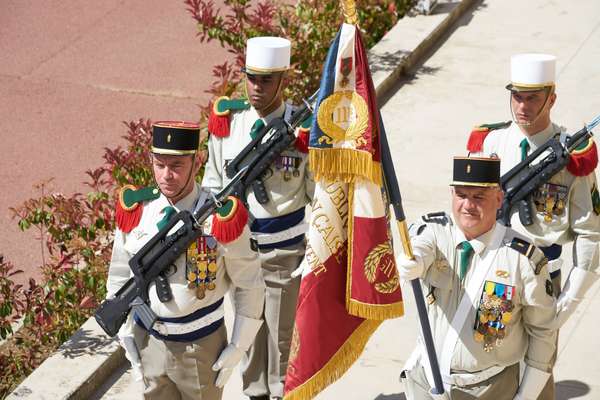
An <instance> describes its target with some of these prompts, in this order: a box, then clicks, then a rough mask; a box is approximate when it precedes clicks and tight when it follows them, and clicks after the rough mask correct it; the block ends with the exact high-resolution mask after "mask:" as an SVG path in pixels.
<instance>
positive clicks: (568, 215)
mask: <svg viewBox="0 0 600 400" xmlns="http://www.w3.org/2000/svg"><path fill="white" fill-rule="evenodd" d="M555 71H556V57H554V56H552V55H548V54H517V55H514V56H512V57H511V61H510V74H511V82H510V83H509V84H508V85H507V86H506V88H507V89H508V90H509V91H510V110H511V113H512V119H513V121H514V123H513V124H511V123H510V122H508V123H505V124H491V125H483V126H481V127H478V128H477V129H475V130H474V131H473V132H472V133H471V136H470V138H469V144H468V146H467V147H468V149H469V151H471V152H472V153H475V154H482V155H484V156H489V155H492V154H495V155H497V156H498V157H500V159H501V160H502V173H503V174H504V173H506V172H507V171H509V170H510V169H511V168H513V167H514V166H515V165H517V164H519V163H520V162H521V161H522V160H524V159H525V158H526V157H527V156H528V155H529V154H531V153H532V152H534V151H535V150H536V149H538V148H539V147H540V146H541V145H543V144H544V143H545V142H546V141H548V139H550V138H552V137H559V138H560V140H561V141H563V142H564V140H565V139H566V137H567V135H566V134H565V130H564V128H561V127H559V126H558V125H557V124H555V123H553V122H552V118H551V115H550V114H551V109H552V107H553V105H554V104H555V102H556V98H557V96H556V84H555V79H556V72H555ZM597 164H598V153H597V149H596V145H595V143H594V141H593V140H592V139H589V140H587V141H586V142H584V143H582V144H581V145H580V146H579V147H578V148H577V149H576V150H575V151H574V152H573V153H572V154H571V156H570V162H569V164H568V165H567V167H566V168H565V169H563V170H562V171H560V172H558V173H557V174H555V175H554V176H552V177H550V178H549V180H548V181H547V182H546V183H544V184H543V185H542V186H541V187H540V188H539V189H538V190H537V191H536V193H535V194H534V195H533V196H531V198H530V199H529V200H528V201H529V202H530V203H531V207H532V210H533V211H534V212H533V215H532V223H531V224H530V225H526V226H525V225H524V224H523V223H521V220H520V218H519V213H518V212H517V210H515V213H514V215H513V216H512V218H511V225H512V226H513V228H514V229H516V230H517V231H519V232H521V233H523V234H526V235H527V236H528V237H531V238H532V239H533V241H534V244H535V245H536V246H538V247H539V248H540V249H541V250H542V251H543V252H544V254H545V255H546V257H547V258H548V260H549V264H548V269H549V270H550V275H551V277H552V282H553V284H554V293H555V295H556V296H558V305H557V313H558V314H557V321H556V322H557V326H558V327H559V328H560V327H561V326H562V325H563V324H564V323H565V321H566V320H567V319H568V317H569V316H570V315H571V314H572V313H573V311H574V310H575V308H576V307H577V305H578V304H580V302H581V300H582V299H583V297H584V295H585V293H586V292H587V291H588V290H589V288H590V287H591V286H592V285H593V283H594V282H595V281H597V280H598V273H597V268H598V242H599V241H600V229H599V227H600V195H599V193H598V184H597V182H596V174H595V169H596V166H597ZM569 242H573V261H572V264H573V268H572V269H571V273H570V275H569V277H568V278H567V280H566V283H565V285H564V287H563V288H562V290H561V265H562V263H563V260H562V259H561V258H560V256H561V252H562V246H563V245H566V244H567V243H569ZM552 383H553V382H552V379H551V380H550V381H549V386H548V388H547V389H546V390H544V393H543V394H542V396H541V397H540V398H541V399H553V398H554V386H553V385H552Z"/></svg>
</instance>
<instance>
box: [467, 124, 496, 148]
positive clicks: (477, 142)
mask: <svg viewBox="0 0 600 400" xmlns="http://www.w3.org/2000/svg"><path fill="white" fill-rule="evenodd" d="M489 133H490V130H489V129H488V128H479V127H477V128H475V129H473V130H472V131H471V135H470V136H469V141H468V142H467V150H468V151H469V152H470V153H479V152H481V151H483V142H484V140H485V138H486V136H487V135H488V134H489Z"/></svg>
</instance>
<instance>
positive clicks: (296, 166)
mask: <svg viewBox="0 0 600 400" xmlns="http://www.w3.org/2000/svg"><path fill="white" fill-rule="evenodd" d="M301 164H302V158H300V157H294V172H293V175H294V177H295V178H297V177H299V176H300V165H301Z"/></svg>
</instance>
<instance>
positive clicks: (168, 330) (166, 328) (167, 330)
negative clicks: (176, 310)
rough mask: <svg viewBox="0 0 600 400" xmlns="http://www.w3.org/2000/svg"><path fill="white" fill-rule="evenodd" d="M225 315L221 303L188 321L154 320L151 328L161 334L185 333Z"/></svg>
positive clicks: (205, 325)
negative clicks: (209, 311) (211, 310)
mask: <svg viewBox="0 0 600 400" xmlns="http://www.w3.org/2000/svg"><path fill="white" fill-rule="evenodd" d="M224 315H225V307H224V305H223V303H221V305H220V306H219V308H217V309H216V310H214V311H213V312H211V313H210V314H206V315H205V316H203V317H200V318H198V319H195V320H193V321H190V322H184V323H178V322H165V321H156V322H155V323H154V326H153V327H152V329H154V330H155V331H156V332H157V333H158V334H160V335H162V336H169V335H185V334H186V333H191V332H195V331H197V330H199V329H202V328H204V327H207V326H209V325H210V324H212V323H214V322H217V321H218V320H220V319H221V318H223V316H224Z"/></svg>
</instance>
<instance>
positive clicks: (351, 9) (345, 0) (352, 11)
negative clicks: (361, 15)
mask: <svg viewBox="0 0 600 400" xmlns="http://www.w3.org/2000/svg"><path fill="white" fill-rule="evenodd" d="M340 2H341V3H342V9H343V10H344V17H345V18H346V23H347V24H352V25H357V24H358V16H357V15H356V1H355V0H340Z"/></svg>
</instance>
